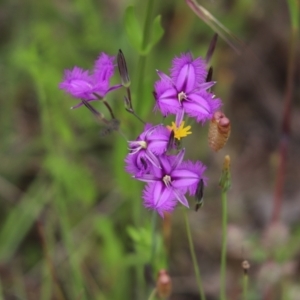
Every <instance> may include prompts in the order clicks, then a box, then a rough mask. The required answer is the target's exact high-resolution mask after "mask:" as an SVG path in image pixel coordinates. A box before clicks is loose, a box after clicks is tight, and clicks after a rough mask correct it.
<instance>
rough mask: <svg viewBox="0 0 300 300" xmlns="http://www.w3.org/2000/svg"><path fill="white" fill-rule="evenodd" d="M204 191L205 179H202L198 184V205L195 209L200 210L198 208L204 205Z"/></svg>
mask: <svg viewBox="0 0 300 300" xmlns="http://www.w3.org/2000/svg"><path fill="white" fill-rule="evenodd" d="M203 193H204V181H203V179H200V181H199V184H198V186H197V190H196V194H195V199H196V207H195V210H196V211H198V209H199V208H200V207H201V206H202V205H203Z"/></svg>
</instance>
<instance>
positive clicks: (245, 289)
mask: <svg viewBox="0 0 300 300" xmlns="http://www.w3.org/2000/svg"><path fill="white" fill-rule="evenodd" d="M247 299H248V273H245V272H244V276H243V300H247Z"/></svg>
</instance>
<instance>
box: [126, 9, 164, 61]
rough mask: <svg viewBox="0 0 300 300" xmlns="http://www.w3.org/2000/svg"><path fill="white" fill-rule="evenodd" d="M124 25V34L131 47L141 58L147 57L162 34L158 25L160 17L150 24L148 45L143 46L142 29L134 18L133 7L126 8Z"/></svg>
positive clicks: (161, 29)
mask: <svg viewBox="0 0 300 300" xmlns="http://www.w3.org/2000/svg"><path fill="white" fill-rule="evenodd" d="M124 23H125V29H126V34H127V37H128V39H129V41H130V43H131V46H132V47H133V48H134V49H135V50H136V51H137V53H138V54H139V55H142V56H145V55H148V54H149V53H150V51H151V50H152V48H153V47H154V46H155V45H156V44H157V43H158V42H159V40H160V39H161V38H162V36H163V34H164V30H163V28H162V26H161V24H160V23H161V16H157V17H156V18H155V19H154V20H153V22H152V24H151V30H150V39H149V40H148V44H147V45H146V46H144V37H143V32H142V27H141V25H140V24H139V21H138V19H137V17H136V14H135V9H134V6H128V7H127V9H126V11H125V18H124Z"/></svg>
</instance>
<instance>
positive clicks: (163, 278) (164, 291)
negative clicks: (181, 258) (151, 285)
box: [156, 270, 172, 299]
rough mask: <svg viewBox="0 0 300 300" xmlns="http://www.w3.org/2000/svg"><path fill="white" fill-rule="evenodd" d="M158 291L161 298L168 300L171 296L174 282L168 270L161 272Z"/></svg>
mask: <svg viewBox="0 0 300 300" xmlns="http://www.w3.org/2000/svg"><path fill="white" fill-rule="evenodd" d="M156 291H157V294H158V296H159V297H160V298H162V299H166V298H168V297H169V296H170V295H171V292H172V282H171V277H170V276H169V274H168V272H167V271H166V270H160V271H159V273H158V278H157V281H156Z"/></svg>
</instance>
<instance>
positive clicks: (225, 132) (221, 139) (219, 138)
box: [208, 111, 231, 151]
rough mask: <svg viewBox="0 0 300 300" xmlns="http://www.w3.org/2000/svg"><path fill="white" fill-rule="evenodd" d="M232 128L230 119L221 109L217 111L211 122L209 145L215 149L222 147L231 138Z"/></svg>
mask: <svg viewBox="0 0 300 300" xmlns="http://www.w3.org/2000/svg"><path fill="white" fill-rule="evenodd" d="M230 130H231V125H230V120H229V119H228V118H227V117H226V116H225V115H224V114H223V113H222V112H221V111H217V112H215V113H214V115H213V118H212V119H211V121H210V123H209V129H208V144H209V147H210V148H211V149H213V150H214V151H219V150H220V149H222V148H223V147H224V146H225V144H226V142H227V140H228V138H229V135H230Z"/></svg>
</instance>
